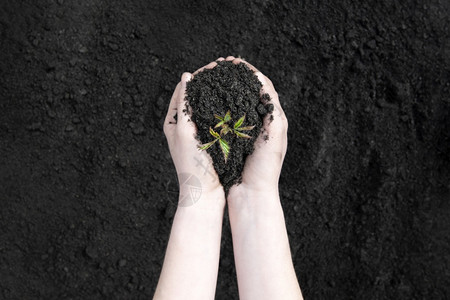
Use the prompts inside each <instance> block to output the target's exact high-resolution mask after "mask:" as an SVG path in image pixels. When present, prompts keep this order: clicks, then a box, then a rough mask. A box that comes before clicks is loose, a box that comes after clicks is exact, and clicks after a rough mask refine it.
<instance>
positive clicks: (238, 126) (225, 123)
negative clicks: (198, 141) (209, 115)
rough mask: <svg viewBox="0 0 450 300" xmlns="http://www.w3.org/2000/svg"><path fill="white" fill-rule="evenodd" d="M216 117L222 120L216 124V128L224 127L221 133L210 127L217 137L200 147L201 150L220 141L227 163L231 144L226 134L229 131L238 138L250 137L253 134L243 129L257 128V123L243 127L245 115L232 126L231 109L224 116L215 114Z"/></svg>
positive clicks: (211, 132) (212, 133) (213, 134)
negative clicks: (225, 137) (226, 138)
mask: <svg viewBox="0 0 450 300" xmlns="http://www.w3.org/2000/svg"><path fill="white" fill-rule="evenodd" d="M214 117H216V119H218V120H219V121H220V122H219V123H217V124H216V126H214V128H217V127H221V128H222V129H221V130H220V133H217V132H216V131H214V129H212V128H211V127H210V128H209V133H210V134H211V135H212V136H213V137H214V138H215V139H214V140H213V141H211V142H209V143H206V144H203V145H201V146H199V148H200V150H206V149H208V148H209V147H211V146H212V145H214V144H215V143H216V142H217V141H219V145H220V149H222V153H223V156H224V158H225V163H226V162H227V159H228V155H229V154H230V145H229V144H228V142H227V141H226V140H224V139H223V137H224V136H225V135H227V134H228V133H229V132H232V133H234V134H235V135H236V136H237V137H238V138H245V139H250V138H251V136H249V135H248V134H245V133H243V132H242V131H249V130H252V129H253V128H255V125H253V126H245V127H242V124H243V123H244V120H245V115H243V116H242V117H241V118H240V119H239V120H237V121H236V123H234V125H233V126H232V127H230V125H229V122H230V121H231V113H230V111H227V113H226V114H225V116H224V117H221V116H219V115H216V114H215V115H214Z"/></svg>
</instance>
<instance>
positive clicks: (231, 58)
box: [225, 56, 236, 61]
mask: <svg viewBox="0 0 450 300" xmlns="http://www.w3.org/2000/svg"><path fill="white" fill-rule="evenodd" d="M234 59H236V57H234V56H228V57H227V58H226V59H225V60H226V61H232V60H234Z"/></svg>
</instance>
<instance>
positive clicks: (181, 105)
mask: <svg viewBox="0 0 450 300" xmlns="http://www.w3.org/2000/svg"><path fill="white" fill-rule="evenodd" d="M191 78H192V74H191V73H188V72H185V73H183V75H181V82H180V92H179V94H178V97H177V110H178V123H183V122H187V121H188V120H189V118H190V116H189V112H188V111H187V106H186V85H187V83H188V81H190V80H191Z"/></svg>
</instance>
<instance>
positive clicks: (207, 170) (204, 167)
mask: <svg viewBox="0 0 450 300" xmlns="http://www.w3.org/2000/svg"><path fill="white" fill-rule="evenodd" d="M214 66H215V65H214V64H208V65H207V66H205V67H203V68H201V69H199V70H197V71H196V72H195V73H194V74H191V73H184V74H183V75H182V77H181V82H180V83H178V85H177V87H176V88H175V91H174V93H173V96H172V99H171V101H170V104H169V109H168V112H167V116H166V119H165V121H164V134H165V135H166V138H167V142H168V144H169V150H170V155H171V156H172V160H173V163H174V165H175V168H176V170H177V175H178V182H179V184H180V199H179V205H180V206H190V205H193V204H196V206H198V205H200V206H202V207H208V208H210V207H211V206H218V207H219V208H223V207H224V206H225V194H224V191H223V187H222V185H221V184H220V181H219V178H218V176H217V173H216V171H215V170H214V167H213V165H212V159H211V157H210V156H209V154H208V153H207V152H206V151H200V150H199V149H198V145H199V141H198V140H197V139H196V138H195V137H196V135H197V128H196V126H195V124H194V123H193V122H192V121H191V120H190V116H189V111H188V110H187V107H186V100H185V94H186V84H187V82H188V81H189V80H191V78H192V77H193V76H195V74H197V73H198V72H200V71H201V70H203V69H204V68H213V67H214ZM175 115H176V118H175ZM199 186H200V189H198V187H199ZM193 188H195V193H193V190H192V189H193ZM198 191H200V195H199V193H198ZM201 200H204V201H201Z"/></svg>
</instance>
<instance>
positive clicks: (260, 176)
mask: <svg viewBox="0 0 450 300" xmlns="http://www.w3.org/2000/svg"><path fill="white" fill-rule="evenodd" d="M241 62H242V63H245V64H246V65H247V66H248V67H249V68H250V69H251V70H253V72H254V73H255V75H256V76H257V77H258V79H259V81H260V82H261V83H262V89H261V93H262V94H264V93H267V94H269V96H270V98H271V103H272V104H273V105H274V110H273V113H272V114H269V115H267V116H266V117H265V119H264V125H263V128H264V131H263V132H262V133H261V134H260V135H259V136H258V138H257V139H256V141H255V150H254V152H253V153H252V154H251V155H249V156H248V157H247V160H246V162H245V166H244V171H243V172H242V183H241V184H239V185H235V186H233V187H231V189H230V192H229V195H228V203H229V204H231V206H232V205H233V203H230V201H231V202H233V199H236V198H238V199H240V198H242V197H248V196H249V195H256V194H258V195H268V194H270V195H273V194H274V193H276V194H278V180H279V178H280V173H281V167H282V165H283V161H284V157H285V155H286V150H287V129H288V121H287V119H286V115H285V114H284V111H283V109H282V108H281V105H280V101H279V99H278V93H277V92H276V91H275V88H274V86H273V83H272V81H271V80H270V79H269V78H267V77H266V76H264V74H262V73H261V72H260V71H258V70H257V69H256V68H255V67H254V66H252V65H251V64H249V63H248V62H246V61H244V60H242V59H240V58H236V59H234V60H233V63H235V64H238V63H241ZM272 116H273V119H272ZM267 137H268V139H267ZM237 201H239V200H237Z"/></svg>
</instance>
